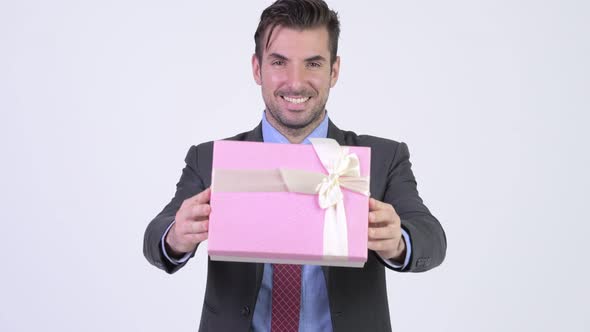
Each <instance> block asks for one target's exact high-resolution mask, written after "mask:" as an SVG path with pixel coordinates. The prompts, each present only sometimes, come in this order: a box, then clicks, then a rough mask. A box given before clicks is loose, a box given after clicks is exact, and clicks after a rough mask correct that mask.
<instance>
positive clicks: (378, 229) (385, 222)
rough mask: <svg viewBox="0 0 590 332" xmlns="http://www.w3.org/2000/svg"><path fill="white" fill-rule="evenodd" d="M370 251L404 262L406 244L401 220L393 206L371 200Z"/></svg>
mask: <svg viewBox="0 0 590 332" xmlns="http://www.w3.org/2000/svg"><path fill="white" fill-rule="evenodd" d="M368 247H369V249H371V250H374V251H376V252H378V253H379V254H380V255H381V257H383V258H386V259H393V260H394V261H396V262H403V260H404V257H405V255H406V242H405V241H404V240H403V238H402V229H401V220H400V217H399V216H398V215H397V213H396V212H395V209H394V208H393V206H391V204H387V203H383V202H381V201H378V200H376V199H374V198H370V199H369V244H368Z"/></svg>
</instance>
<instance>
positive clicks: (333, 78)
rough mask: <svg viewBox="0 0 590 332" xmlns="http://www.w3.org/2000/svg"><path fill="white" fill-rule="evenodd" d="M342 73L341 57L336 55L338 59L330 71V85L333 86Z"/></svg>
mask: <svg viewBox="0 0 590 332" xmlns="http://www.w3.org/2000/svg"><path fill="white" fill-rule="evenodd" d="M339 74H340V57H339V56H337V57H336V61H334V64H333V65H332V71H331V72H330V87H331V88H333V87H334V85H336V82H337V81H338V75H339Z"/></svg>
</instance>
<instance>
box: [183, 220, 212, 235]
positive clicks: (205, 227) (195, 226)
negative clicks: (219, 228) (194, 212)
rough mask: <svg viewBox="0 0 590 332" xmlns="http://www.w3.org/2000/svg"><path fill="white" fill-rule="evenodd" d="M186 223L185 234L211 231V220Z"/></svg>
mask: <svg viewBox="0 0 590 332" xmlns="http://www.w3.org/2000/svg"><path fill="white" fill-rule="evenodd" d="M185 225H186V226H185V228H184V234H199V233H205V232H207V231H209V220H205V221H192V222H188V223H186V224H185Z"/></svg>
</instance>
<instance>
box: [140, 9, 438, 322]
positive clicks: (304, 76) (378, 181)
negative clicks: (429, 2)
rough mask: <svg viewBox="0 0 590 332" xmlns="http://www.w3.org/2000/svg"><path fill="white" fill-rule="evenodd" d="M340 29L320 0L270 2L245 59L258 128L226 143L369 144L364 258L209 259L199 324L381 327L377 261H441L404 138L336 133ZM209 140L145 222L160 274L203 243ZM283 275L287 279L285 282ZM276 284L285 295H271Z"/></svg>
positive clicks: (384, 313) (382, 292)
mask: <svg viewBox="0 0 590 332" xmlns="http://www.w3.org/2000/svg"><path fill="white" fill-rule="evenodd" d="M339 31H340V28H339V22H338V18H337V14H336V13H335V12H334V11H332V10H330V9H329V8H328V6H327V5H326V4H325V3H324V2H323V1H322V0H301V1H298V0H278V1H276V2H275V3H274V4H272V5H271V6H270V7H268V8H267V9H266V10H265V11H264V12H263V13H262V16H261V20H260V23H259V26H258V29H257V31H256V33H255V42H256V49H255V54H254V55H253V56H252V70H253V75H254V80H255V81H256V83H258V84H259V85H260V86H261V88H262V97H263V100H264V103H265V106H266V108H265V112H264V114H263V117H262V121H261V124H260V125H259V126H258V127H256V128H255V129H254V130H252V131H249V132H245V133H242V134H239V135H237V136H235V137H232V138H230V139H232V140H239V141H263V142H279V143H294V144H299V143H304V144H306V143H309V138H312V137H330V138H333V139H335V140H336V141H337V142H338V143H339V144H340V145H349V146H368V147H371V149H372V153H371V156H372V157H371V158H372V160H371V184H370V192H371V195H372V198H371V199H370V203H369V220H368V221H367V222H368V226H369V232H368V234H369V238H368V247H369V249H370V252H369V255H368V261H367V263H366V264H365V266H364V267H363V268H362V269H357V268H340V267H319V266H303V267H301V266H292V265H278V264H276V265H271V264H254V263H234V262H218V261H211V260H209V261H208V275H207V288H206V293H205V299H204V305H203V312H202V316H201V324H200V329H199V330H200V331H249V330H254V331H269V330H271V329H272V330H273V331H297V330H300V331H338V332H339V331H390V330H391V324H390V318H389V308H388V302H387V290H386V286H385V268H386V267H387V268H389V269H393V270H396V271H412V272H421V271H426V270H429V269H431V268H433V267H435V266H437V265H439V264H440V263H441V262H442V261H443V259H444V256H445V252H446V238H445V235H444V231H443V229H442V227H441V226H440V224H439V222H438V221H437V220H436V218H434V217H433V216H432V215H431V214H430V212H429V211H428V209H427V208H426V207H425V206H424V205H423V203H422V200H421V199H420V197H419V196H418V192H417V190H416V181H415V179H414V176H413V174H412V171H411V164H410V161H409V152H408V149H407V146H406V145H405V144H404V143H397V142H394V141H390V140H386V139H382V138H378V137H372V136H364V135H361V136H358V135H356V134H355V133H353V132H349V131H342V130H340V129H338V128H337V127H336V126H335V125H334V124H333V123H332V122H331V121H330V120H329V119H328V116H327V112H326V109H325V105H326V102H327V100H328V95H329V92H330V89H331V88H332V87H333V86H334V85H335V84H336V81H337V80H338V74H339V71H340V59H339V57H338V56H337V48H338V36H339ZM212 148H213V144H212V143H211V142H208V143H204V144H201V145H199V146H196V147H195V146H193V147H191V149H190V150H189V152H188V155H187V157H186V159H185V162H186V167H185V168H184V170H183V172H182V176H181V178H180V181H179V182H178V184H177V189H176V194H175V196H174V198H173V199H172V201H171V202H170V203H169V204H168V205H167V206H166V207H165V208H164V210H163V211H162V212H161V213H160V214H158V216H156V218H155V219H154V220H153V221H152V222H151V223H150V224H149V226H148V228H147V230H146V233H145V241H144V254H145V256H146V258H147V259H148V260H149V261H150V262H151V263H152V264H154V265H156V266H157V267H159V268H161V269H163V270H165V271H166V272H168V273H174V272H175V271H177V270H178V269H180V268H181V267H182V266H184V264H186V262H187V260H188V259H189V258H191V257H192V256H193V255H194V253H195V250H196V249H197V247H198V245H199V243H201V242H202V241H204V240H206V239H207V236H208V233H207V229H208V216H209V213H210V211H211V208H210V206H209V198H210V189H208V188H209V186H210V184H211V160H212ZM285 273H286V274H291V275H295V276H296V277H295V278H292V279H293V280H291V279H290V280H288V281H286V280H287V279H285V278H284V275H285ZM285 290H287V291H294V292H293V293H292V295H290V296H284V295H281V294H284V293H285ZM281 296H282V297H281ZM285 303H288V305H287V306H290V307H289V308H287V309H286V310H285V308H284V306H285Z"/></svg>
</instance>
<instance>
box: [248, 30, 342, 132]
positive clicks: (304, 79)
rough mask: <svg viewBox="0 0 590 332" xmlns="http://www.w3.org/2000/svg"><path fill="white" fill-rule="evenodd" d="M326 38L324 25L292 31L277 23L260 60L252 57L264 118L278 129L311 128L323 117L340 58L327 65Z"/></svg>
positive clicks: (334, 82) (283, 130)
mask: <svg viewBox="0 0 590 332" xmlns="http://www.w3.org/2000/svg"><path fill="white" fill-rule="evenodd" d="M267 33H268V31H267ZM262 40H263V41H266V39H265V38H263V39H262ZM328 40H329V34H328V30H327V29H326V28H325V27H320V28H314V29H305V30H295V29H290V28H284V27H281V26H277V27H276V28H275V29H274V30H273V32H272V36H271V39H270V41H269V43H268V48H267V49H265V50H263V53H262V61H261V62H259V61H258V58H257V57H256V55H254V56H252V70H253V73H254V80H256V83H258V84H259V85H260V86H261V87H262V98H263V99H264V103H265V105H266V110H267V112H266V113H267V119H268V121H269V122H270V123H271V124H272V125H273V126H274V127H275V128H277V129H278V130H279V131H282V132H283V133H284V132H285V131H287V132H288V131H290V130H291V131H292V130H305V129H313V128H315V127H316V126H317V125H318V124H319V123H320V122H321V121H322V120H323V118H324V110H325V106H326V102H327V101H328V95H329V93H330V88H332V87H333V86H334V85H335V84H336V81H337V80H338V72H339V67H340V58H337V59H336V61H335V62H334V64H333V65H330V50H329V46H328Z"/></svg>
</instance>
